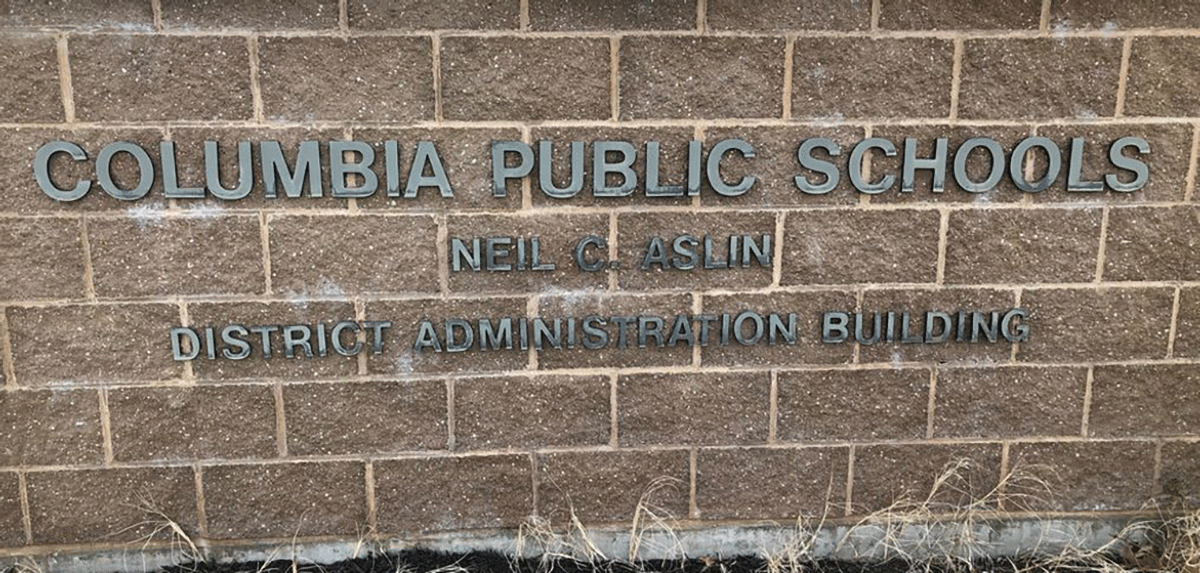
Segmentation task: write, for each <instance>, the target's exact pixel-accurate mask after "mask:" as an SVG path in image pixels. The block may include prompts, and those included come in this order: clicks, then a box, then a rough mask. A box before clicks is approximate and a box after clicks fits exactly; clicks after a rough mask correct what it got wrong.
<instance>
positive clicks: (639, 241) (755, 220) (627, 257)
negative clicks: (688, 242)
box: [617, 211, 779, 290]
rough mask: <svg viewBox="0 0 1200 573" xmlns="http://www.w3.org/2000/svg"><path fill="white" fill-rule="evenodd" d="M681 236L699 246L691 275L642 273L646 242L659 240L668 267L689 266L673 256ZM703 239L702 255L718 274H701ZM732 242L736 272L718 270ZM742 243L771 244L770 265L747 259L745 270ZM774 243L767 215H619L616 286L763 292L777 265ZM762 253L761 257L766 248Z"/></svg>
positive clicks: (653, 268) (655, 268) (657, 267)
mask: <svg viewBox="0 0 1200 573" xmlns="http://www.w3.org/2000/svg"><path fill="white" fill-rule="evenodd" d="M682 235H691V236H693V237H695V238H697V239H699V240H700V241H701V242H700V243H699V244H698V245H697V246H696V247H695V248H694V249H693V250H694V252H695V254H696V257H695V261H694V264H695V268H694V269H691V270H682V269H678V268H669V269H664V268H662V265H661V264H658V263H652V264H651V265H650V267H649V268H646V269H643V268H642V265H643V262H644V261H645V260H646V258H647V255H648V254H649V251H648V249H649V247H650V244H651V240H652V239H653V238H655V237H657V238H659V239H662V246H663V248H664V249H663V252H664V253H665V254H666V255H667V260H668V261H669V262H670V261H673V260H676V259H678V262H679V263H681V264H688V263H690V262H692V261H689V260H688V258H689V257H688V256H687V255H677V254H676V253H675V252H674V251H673V248H672V246H673V243H674V241H675V238H676V237H679V236H682ZM764 235H765V236H767V237H768V239H767V241H764V240H763V236H764ZM706 236H707V237H710V238H711V241H712V250H711V251H709V252H708V253H707V255H708V257H709V258H710V259H711V261H712V263H713V265H714V266H716V267H717V268H707V269H706V268H705V255H706V253H705V246H704V243H703V239H704V237H706ZM731 236H737V237H738V245H739V246H740V247H741V248H739V249H738V250H737V251H735V252H734V253H733V254H732V259H733V261H732V262H733V264H734V265H735V268H728V266H726V267H720V263H723V262H726V261H729V259H730V258H731V254H730V252H729V244H730V243H729V238H730V237H731ZM746 238H752V239H753V241H754V245H756V246H758V247H765V245H766V242H768V241H769V242H770V245H771V247H772V248H771V250H769V251H767V252H766V254H767V255H768V256H769V257H770V261H771V265H766V266H763V265H760V264H759V262H758V259H757V258H756V256H755V255H754V254H750V256H749V257H748V261H749V265H747V266H742V264H743V263H744V262H746V260H745V259H743V257H742V255H745V254H747V251H746V250H745V245H747V243H746V241H745V239H746ZM775 242H776V238H775V216H774V215H773V214H772V213H768V212H745V211H742V212H737V211H729V212H706V213H661V212H660V213H653V212H635V213H621V214H619V215H617V260H618V262H619V263H620V265H621V267H620V272H619V273H618V275H617V281H618V284H619V285H620V288H621V289H624V290H663V289H670V290H709V289H720V288H755V287H762V286H767V285H769V284H771V268H772V266H773V265H777V264H779V262H778V261H776V260H775V254H774V247H775ZM763 250H764V251H766V249H765V248H764V249H763ZM672 265H674V263H672Z"/></svg>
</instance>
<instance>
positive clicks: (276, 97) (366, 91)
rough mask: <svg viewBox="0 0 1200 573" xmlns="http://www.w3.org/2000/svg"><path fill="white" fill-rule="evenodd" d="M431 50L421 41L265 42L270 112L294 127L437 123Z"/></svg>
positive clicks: (263, 74) (263, 66)
mask: <svg viewBox="0 0 1200 573" xmlns="http://www.w3.org/2000/svg"><path fill="white" fill-rule="evenodd" d="M431 50H432V45H431V44H430V40H429V39H428V38H417V37H412V38H407V37H363V38H338V37H330V36H322V37H299V38H288V37H270V38H261V39H259V40H258V57H259V77H260V81H261V83H262V102H263V113H264V115H265V116H266V118H267V119H268V120H291V121H314V120H371V121H393V122H398V121H416V120H422V119H433V99H434V94H433V56H432V52H431ZM347 70H353V73H352V74H349V75H348V74H347Z"/></svg>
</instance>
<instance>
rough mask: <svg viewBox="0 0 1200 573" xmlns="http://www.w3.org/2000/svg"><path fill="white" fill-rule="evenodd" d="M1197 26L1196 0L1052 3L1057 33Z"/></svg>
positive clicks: (1199, 13)
mask: <svg viewBox="0 0 1200 573" xmlns="http://www.w3.org/2000/svg"><path fill="white" fill-rule="evenodd" d="M1197 25H1200V4H1198V3H1197V2H1195V0H1177V1H1175V2H1163V3H1146V2H1122V1H1121V0H1054V1H1053V2H1051V3H1050V27H1051V28H1052V29H1054V30H1072V29H1076V28H1099V29H1101V30H1119V29H1129V28H1195V27H1196V26H1197Z"/></svg>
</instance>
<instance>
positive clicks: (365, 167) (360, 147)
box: [329, 141, 411, 197]
mask: <svg viewBox="0 0 1200 573" xmlns="http://www.w3.org/2000/svg"><path fill="white" fill-rule="evenodd" d="M350 154H358V158H359V159H358V161H353V160H351V159H348V158H347V155H350ZM374 163H375V148H374V147H371V146H370V145H367V144H365V143H363V142H361V141H330V142H329V187H330V188H331V189H332V190H333V196H334V197H370V196H371V195H373V194H374V193H375V190H376V189H378V188H379V176H378V175H375V172H374V171H371V165H372V164H374ZM352 173H353V174H356V175H359V176H361V177H362V178H363V184H362V185H358V186H356V187H350V186H348V185H346V176H347V175H349V174H352ZM410 181H411V179H410Z"/></svg>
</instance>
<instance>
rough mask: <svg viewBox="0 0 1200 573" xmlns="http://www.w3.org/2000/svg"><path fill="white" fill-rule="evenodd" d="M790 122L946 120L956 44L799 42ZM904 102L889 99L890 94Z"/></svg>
mask: <svg viewBox="0 0 1200 573" xmlns="http://www.w3.org/2000/svg"><path fill="white" fill-rule="evenodd" d="M791 57H792V70H793V71H792V117H795V118H805V119H818V120H841V119H844V118H876V117H947V116H948V115H949V114H950V76H951V73H950V72H951V68H952V67H953V59H954V45H953V43H952V42H951V41H949V40H940V39H933V38H908V39H870V38H797V39H796V43H795V46H794V51H793V53H792V55H791ZM899 93H903V94H905V97H902V98H897V97H892V95H893V94H899Z"/></svg>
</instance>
